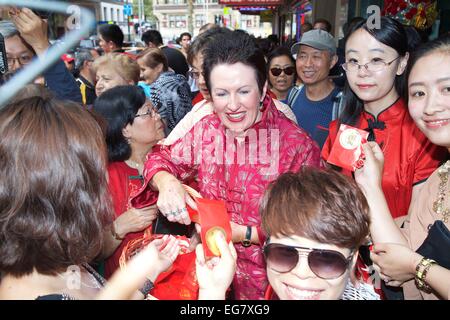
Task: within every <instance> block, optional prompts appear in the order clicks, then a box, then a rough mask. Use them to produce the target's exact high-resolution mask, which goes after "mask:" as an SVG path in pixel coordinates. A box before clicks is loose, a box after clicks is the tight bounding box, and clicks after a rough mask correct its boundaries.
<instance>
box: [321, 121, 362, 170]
mask: <svg viewBox="0 0 450 320" xmlns="http://www.w3.org/2000/svg"><path fill="white" fill-rule="evenodd" d="M368 136H369V133H368V132H367V131H364V130H361V129H358V128H354V127H352V126H348V125H345V124H341V126H340V127H339V132H338V134H337V136H336V140H335V141H334V144H333V147H332V148H331V152H330V155H329V157H328V160H327V162H328V163H331V164H334V165H336V166H338V167H341V168H344V169H347V170H350V171H355V169H359V168H361V167H362V166H363V165H364V151H363V147H362V145H363V144H364V143H366V142H367V137H368Z"/></svg>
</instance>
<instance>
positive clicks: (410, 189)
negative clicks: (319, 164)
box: [322, 17, 446, 218]
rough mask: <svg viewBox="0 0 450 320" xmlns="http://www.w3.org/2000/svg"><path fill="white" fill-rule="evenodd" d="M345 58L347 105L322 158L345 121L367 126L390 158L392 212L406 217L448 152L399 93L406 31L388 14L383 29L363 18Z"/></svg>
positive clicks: (387, 190)
mask: <svg viewBox="0 0 450 320" xmlns="http://www.w3.org/2000/svg"><path fill="white" fill-rule="evenodd" d="M345 57H346V62H345V63H344V65H343V67H344V70H345V71H346V74H347V84H346V88H345V99H346V106H345V109H344V111H343V113H342V114H341V116H340V118H339V120H336V121H334V122H332V123H331V124H330V133H329V137H328V139H327V141H326V142H325V145H324V147H323V149H322V157H323V158H324V159H325V160H326V159H327V158H328V156H329V154H330V151H331V148H332V146H333V143H334V141H335V139H336V135H337V132H338V130H339V126H340V124H341V123H343V124H348V125H351V126H354V127H357V128H360V129H364V130H367V131H369V138H368V140H369V141H376V142H377V143H378V144H379V145H380V147H381V149H382V150H383V153H384V157H385V159H386V160H385V161H386V166H385V168H384V172H383V180H382V187H383V192H384V194H385V196H386V200H387V202H388V205H389V209H390V212H391V214H392V216H393V217H394V218H397V217H401V216H406V215H407V213H408V209H409V206H410V203H412V201H414V198H415V195H416V194H417V193H418V191H419V189H420V188H421V183H422V182H423V181H424V180H426V179H427V178H428V177H429V176H430V175H431V173H432V172H433V171H434V170H435V169H436V168H437V167H438V165H439V163H440V161H442V160H443V159H444V158H445V152H446V151H445V149H441V148H439V147H437V146H434V145H433V144H432V143H430V142H429V141H428V139H427V138H426V137H425V136H424V135H423V133H422V132H421V131H420V130H419V129H418V128H417V127H416V125H415V124H414V121H413V120H412V119H411V117H410V115H409V114H408V110H407V107H406V105H405V102H404V100H403V98H402V97H401V95H402V94H403V92H404V84H405V79H404V71H405V68H406V65H407V62H408V57H409V53H408V41H407V35H406V32H405V30H404V28H403V26H402V25H401V24H400V23H398V22H397V21H395V20H393V19H390V18H386V17H382V18H381V28H374V29H371V28H370V26H368V24H367V21H366V20H364V21H361V22H360V23H358V24H356V25H355V26H354V27H353V28H352V29H351V30H350V32H349V34H348V36H347V39H346V44H345ZM343 173H344V174H347V175H351V172H349V171H347V172H346V171H345V170H344V171H343Z"/></svg>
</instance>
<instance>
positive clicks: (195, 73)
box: [188, 70, 202, 80]
mask: <svg viewBox="0 0 450 320" xmlns="http://www.w3.org/2000/svg"><path fill="white" fill-rule="evenodd" d="M201 74H202V73H201V72H198V71H193V70H189V72H188V75H189V76H190V77H191V78H192V79H195V80H198V78H200V75H201Z"/></svg>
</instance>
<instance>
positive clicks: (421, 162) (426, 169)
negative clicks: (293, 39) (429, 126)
mask: <svg viewBox="0 0 450 320" xmlns="http://www.w3.org/2000/svg"><path fill="white" fill-rule="evenodd" d="M423 139H424V141H422V143H420V144H419V145H418V148H419V149H418V150H417V151H418V152H414V154H416V165H415V169H414V179H413V185H415V184H418V183H420V182H423V181H424V180H426V179H428V177H429V176H431V174H432V173H433V172H434V171H435V170H436V169H437V167H439V165H440V164H441V163H442V162H443V161H444V160H446V158H447V153H448V151H447V149H446V148H443V147H440V146H437V145H435V144H433V143H431V142H430V140H428V139H427V138H426V137H425V136H423ZM417 153H419V154H417Z"/></svg>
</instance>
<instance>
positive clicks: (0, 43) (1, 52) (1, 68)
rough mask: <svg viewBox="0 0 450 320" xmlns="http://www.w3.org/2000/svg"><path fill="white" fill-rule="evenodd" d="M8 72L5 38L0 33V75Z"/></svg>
mask: <svg viewBox="0 0 450 320" xmlns="http://www.w3.org/2000/svg"><path fill="white" fill-rule="evenodd" d="M7 72H8V59H7V57H6V48H5V39H4V38H3V35H2V34H1V33H0V77H1V78H3V76H4V75H5V74H6V73H7Z"/></svg>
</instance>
